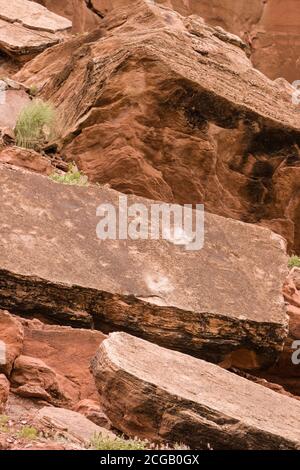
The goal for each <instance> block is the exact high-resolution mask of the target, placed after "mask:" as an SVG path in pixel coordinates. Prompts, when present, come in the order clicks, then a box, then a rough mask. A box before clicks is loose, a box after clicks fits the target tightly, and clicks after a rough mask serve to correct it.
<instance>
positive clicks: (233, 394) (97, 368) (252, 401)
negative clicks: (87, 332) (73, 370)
mask: <svg viewBox="0 0 300 470" xmlns="http://www.w3.org/2000/svg"><path fill="white" fill-rule="evenodd" d="M170 365H172V367H170ZM166 371H167V373H166ZM93 372H94V375H95V380H96V384H97V387H98V389H99V393H100V396H101V399H102V404H103V406H104V409H105V411H106V413H107V414H108V416H109V418H110V419H111V421H112V423H113V425H114V426H115V427H117V428H118V429H119V430H120V431H122V432H124V433H126V434H128V435H132V436H139V437H141V438H146V439H154V440H157V441H160V440H167V441H171V442H183V443H185V444H187V445H188V446H190V447H191V448H192V449H206V448H207V447H208V446H210V448H213V449H216V450H217V449H243V450H246V449H257V450H258V449H267V450H279V449H281V450H282V449H298V450H299V449H300V430H299V420H300V403H299V401H297V400H294V399H292V398H289V397H285V396H282V395H279V394H277V393H276V392H273V391H271V390H268V389H266V388H265V387H262V386H260V385H257V384H255V383H252V382H250V381H248V380H246V379H243V378H241V377H238V376H237V375H234V374H231V373H230V372H228V371H225V370H223V369H221V368H220V367H218V366H216V365H213V364H209V363H206V362H204V361H202V360H198V359H195V358H192V357H190V356H186V355H184V354H181V353H178V352H174V351H169V350H166V349H163V348H161V347H159V346H156V345H154V344H151V343H148V342H146V341H144V340H141V339H138V338H135V337H133V336H130V335H127V334H125V333H114V334H111V335H110V336H109V338H108V339H106V340H105V341H104V342H103V343H102V345H101V347H100V349H99V351H98V353H97V356H96V358H95V359H94V361H93Z"/></svg>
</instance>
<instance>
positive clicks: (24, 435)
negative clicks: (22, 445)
mask: <svg viewBox="0 0 300 470" xmlns="http://www.w3.org/2000/svg"><path fill="white" fill-rule="evenodd" d="M38 434H39V433H38V431H37V429H35V428H34V427H32V426H24V427H23V428H22V429H21V431H20V432H19V434H18V437H19V438H20V439H29V440H34V439H37V438H38Z"/></svg>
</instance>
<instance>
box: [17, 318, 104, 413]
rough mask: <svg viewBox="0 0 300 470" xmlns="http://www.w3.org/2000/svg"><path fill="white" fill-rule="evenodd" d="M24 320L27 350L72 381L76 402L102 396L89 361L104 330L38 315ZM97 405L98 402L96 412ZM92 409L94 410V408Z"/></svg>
mask: <svg viewBox="0 0 300 470" xmlns="http://www.w3.org/2000/svg"><path fill="white" fill-rule="evenodd" d="M21 321H22V325H23V328H24V350H23V354H25V355H26V356H32V357H35V358H37V359H39V360H41V361H43V362H44V363H45V364H46V365H47V366H48V367H49V368H51V369H54V370H55V371H56V373H57V374H59V375H60V376H63V377H65V379H67V381H68V383H70V382H71V384H72V397H73V405H75V404H76V403H77V402H78V401H79V400H80V401H81V403H83V402H91V403H93V401H92V400H98V394H97V390H96V387H95V383H94V380H93V376H92V374H91V373H90V370H89V364H90V361H91V358H92V357H93V356H94V355H95V353H96V351H97V349H98V347H99V345H100V344H101V342H102V341H103V340H104V339H105V338H106V336H105V335H104V334H103V333H101V332H100V331H90V330H82V329H79V328H76V329H74V328H70V327H63V326H56V325H47V324H44V323H42V322H40V321H39V320H37V319H35V320H27V319H26V320H21ZM96 407H97V404H96V403H95V404H94V411H95V414H96V413H97V411H96ZM98 407H99V405H98ZM76 411H77V410H76ZM98 411H99V410H98ZM90 412H91V414H92V413H93V411H92V410H91V411H90Z"/></svg>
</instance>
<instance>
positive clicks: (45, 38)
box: [0, 0, 72, 60]
mask: <svg viewBox="0 0 300 470" xmlns="http://www.w3.org/2000/svg"><path fill="white" fill-rule="evenodd" d="M71 27H72V23H71V21H69V20H68V19H66V18H63V17H61V16H58V15H56V14H55V13H52V12H50V11H49V10H47V9H46V8H44V7H43V6H41V5H37V4H36V3H35V2H32V1H28V0H11V1H7V0H0V52H2V53H5V54H7V55H9V56H13V57H14V58H17V59H20V60H28V59H30V58H32V57H34V56H35V55H36V54H37V53H39V52H41V51H43V50H44V49H46V48H47V47H49V46H53V45H54V44H57V43H58V42H59V41H60V40H61V38H62V37H63V36H64V35H65V33H66V31H68V30H69V29H70V28H71Z"/></svg>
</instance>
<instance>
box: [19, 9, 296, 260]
mask: <svg viewBox="0 0 300 470" xmlns="http://www.w3.org/2000/svg"><path fill="white" fill-rule="evenodd" d="M116 5H119V7H118V8H116V9H115V10H113V11H111V12H110V13H108V14H107V15H106V16H105V18H104V19H103V20H102V22H101V28H99V29H98V30H97V31H95V32H93V33H91V34H89V35H86V36H83V37H79V38H73V39H72V40H70V41H67V42H66V43H63V44H61V45H58V46H55V47H53V48H50V49H48V50H47V51H45V52H44V53H42V54H40V55H39V56H38V57H37V58H36V59H35V60H33V61H32V62H30V64H28V65H27V66H25V67H24V68H23V69H22V71H21V72H20V73H18V74H17V76H16V77H17V79H18V80H20V81H22V82H23V83H25V84H26V85H27V86H30V85H32V84H36V85H37V86H38V87H39V88H41V89H42V91H41V97H42V98H44V99H50V100H52V101H53V103H54V104H55V105H56V106H57V108H58V110H59V111H60V112H61V113H62V115H64V116H65V120H64V121H65V129H64V130H62V139H61V148H60V150H61V155H62V156H63V157H64V159H65V160H67V161H75V162H76V163H77V165H78V166H79V168H80V169H82V170H83V171H84V172H85V173H86V174H87V175H88V176H89V178H90V179H91V180H92V181H95V182H99V183H103V184H106V183H109V184H110V185H111V186H112V187H113V188H114V189H116V190H118V191H121V192H125V193H130V194H132V193H134V194H136V195H140V196H143V197H148V198H151V199H158V200H164V201H167V202H172V201H175V202H178V203H180V204H185V203H193V204H195V203H204V204H205V206H206V209H207V211H209V212H213V213H217V214H219V215H223V216H226V217H230V218H234V219H240V220H242V221H245V222H250V223H258V224H262V225H266V226H269V227H270V228H271V229H272V230H274V231H276V232H277V233H279V234H281V235H282V236H284V237H285V238H286V239H287V240H288V242H289V249H290V250H294V251H296V252H298V251H299V252H300V244H299V243H300V242H299V240H300V237H299V233H300V208H299V197H298V194H299V191H300V183H299V182H300V178H299V171H300V170H299V168H300V167H299V162H300V155H299V145H300V119H299V117H300V112H299V109H298V108H297V106H295V105H293V104H292V96H291V94H292V91H293V89H292V88H291V87H289V86H288V85H287V84H285V85H284V84H283V83H281V82H271V81H270V80H268V79H267V78H266V77H265V76H263V75H262V74H261V73H260V72H258V71H257V70H255V69H254V68H253V67H252V64H251V62H250V60H249V58H248V57H247V55H246V53H247V54H248V52H249V51H248V48H247V46H246V44H245V43H243V42H242V40H240V39H239V38H238V37H236V36H233V35H231V34H229V33H226V32H225V31H223V30H222V29H220V28H212V27H209V26H207V25H205V24H204V23H203V22H202V20H201V19H200V18H199V17H195V16H194V17H188V18H184V17H181V16H180V15H179V14H178V13H176V12H173V11H171V10H169V9H166V8H164V7H159V6H155V5H154V4H151V3H149V2H148V3H147V2H145V1H143V0H136V1H135V8H129V7H128V2H126V1H125V0H124V1H123V2H121V3H119V2H117V3H116ZM122 5H124V6H122ZM132 84H134V85H132ZM74 90H76V91H77V93H76V96H75V97H74Z"/></svg>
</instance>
